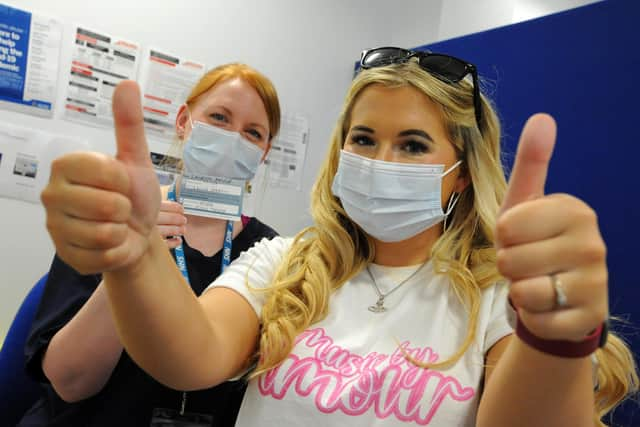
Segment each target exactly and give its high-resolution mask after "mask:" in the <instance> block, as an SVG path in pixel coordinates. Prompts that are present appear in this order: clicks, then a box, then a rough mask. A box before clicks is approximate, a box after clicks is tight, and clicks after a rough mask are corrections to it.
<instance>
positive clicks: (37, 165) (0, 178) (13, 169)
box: [0, 124, 89, 203]
mask: <svg viewBox="0 0 640 427" xmlns="http://www.w3.org/2000/svg"><path fill="white" fill-rule="evenodd" d="M88 149H89V144H88V143H86V142H85V141H82V140H78V139H72V138H68V137H66V136H62V135H56V134H52V133H48V132H42V131H39V130H34V129H32V128H24V127H21V126H14V125H8V124H0V197H9V198H12V199H19V200H24V201H27V202H31V203H39V202H40V192H41V191H42V189H43V188H44V187H45V185H46V184H47V182H48V181H49V174H50V171H51V162H52V161H53V159H55V158H56V157H59V156H61V155H62V154H64V153H68V152H71V151H79V150H88Z"/></svg>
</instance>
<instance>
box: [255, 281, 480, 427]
mask: <svg viewBox="0 0 640 427" xmlns="http://www.w3.org/2000/svg"><path fill="white" fill-rule="evenodd" d="M376 299H377V294H376V293H375V292H374V291H373V290H372V289H371V284H370V283H358V282H357V281H355V282H354V283H349V284H348V285H345V287H344V288H343V289H341V290H340V291H339V292H337V293H336V294H335V295H334V297H333V298H332V301H331V304H332V309H331V314H330V315H329V316H328V317H327V318H326V319H325V320H323V321H321V322H319V323H317V324H315V325H313V326H312V327H311V328H309V329H307V330H306V331H305V332H303V333H302V334H300V335H299V336H298V337H297V339H296V342H295V346H294V349H293V351H292V352H291V354H290V355H289V356H288V357H287V359H286V360H285V361H284V363H282V365H280V366H279V367H278V368H276V369H274V370H272V371H270V372H269V373H267V374H266V375H264V376H262V377H260V378H259V379H258V380H256V381H255V383H254V384H252V389H253V390H252V393H255V395H256V397H260V398H262V399H266V400H274V399H275V400H276V401H280V402H284V401H288V402H290V403H293V402H295V404H296V405H300V406H301V407H306V408H307V409H306V410H308V411H311V412H313V413H317V414H325V415H326V414H331V416H332V417H335V421H332V423H336V425H338V424H340V425H341V423H342V422H347V420H348V423H349V425H352V424H353V423H354V422H355V423H356V424H353V425H357V423H358V422H363V421H362V420H368V421H366V422H365V424H364V425H374V424H376V425H377V424H378V423H380V425H396V423H399V424H398V425H405V424H404V423H405V422H409V423H410V424H412V425H473V420H474V419H475V411H476V407H477V403H478V401H479V389H480V384H481V380H482V375H483V372H484V368H483V366H484V356H483V353H482V351H480V349H479V346H475V345H472V346H471V347H470V349H469V351H467V352H466V353H465V355H464V356H463V357H462V359H460V360H459V361H458V362H457V363H455V364H454V365H453V366H451V367H449V368H447V369H430V368H424V367H421V366H418V364H416V363H414V362H420V363H436V362H442V361H444V360H446V359H448V358H449V357H450V356H451V355H453V354H454V353H455V352H456V351H457V350H458V349H459V348H460V346H461V345H462V343H463V341H464V339H465V337H466V331H467V321H468V316H467V315H466V314H465V311H464V308H463V307H461V305H460V304H459V302H458V301H457V300H456V299H455V297H453V296H451V295H449V293H448V292H444V291H443V290H442V289H440V290H437V291H436V292H431V290H429V289H421V288H417V287H413V288H407V290H406V291H405V292H400V291H398V292H397V293H394V294H393V295H392V296H390V297H389V299H388V300H387V301H385V305H386V306H387V311H386V312H384V313H374V312H371V311H369V310H368V307H369V306H371V305H372V303H375V301H376ZM410 359H412V360H410ZM276 404H278V403H276ZM344 417H346V418H344ZM353 417H356V418H353ZM343 418H344V420H343ZM372 420H376V422H375V423H371V424H367V423H370V422H372ZM444 420H449V421H453V420H455V422H454V423H453V424H451V423H448V421H447V422H445V421H444ZM443 422H444V424H442V423H443Z"/></svg>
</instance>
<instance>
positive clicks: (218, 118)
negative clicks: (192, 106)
mask: <svg viewBox="0 0 640 427" xmlns="http://www.w3.org/2000/svg"><path fill="white" fill-rule="evenodd" d="M209 117H211V118H212V119H213V120H215V121H216V122H223V123H228V122H229V119H228V118H227V116H225V115H224V114H222V113H212V114H210V115H209Z"/></svg>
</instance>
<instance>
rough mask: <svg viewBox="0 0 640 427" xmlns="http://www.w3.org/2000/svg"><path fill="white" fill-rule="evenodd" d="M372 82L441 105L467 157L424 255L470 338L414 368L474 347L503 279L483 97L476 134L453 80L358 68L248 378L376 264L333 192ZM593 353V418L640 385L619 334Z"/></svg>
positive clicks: (411, 69) (488, 115)
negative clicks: (462, 177)
mask: <svg viewBox="0 0 640 427" xmlns="http://www.w3.org/2000/svg"><path fill="white" fill-rule="evenodd" d="M373 84H376V85H384V86H386V87H404V86H411V87H414V88H416V89H417V90H419V91H420V92H422V93H424V94H425V96H427V97H428V98H429V99H431V100H433V101H434V102H435V103H436V104H437V105H439V107H440V111H441V114H442V118H443V120H444V123H445V126H446V129H447V132H448V136H449V140H450V141H451V142H452V143H453V145H454V147H455V150H456V153H457V156H458V158H459V159H461V160H462V161H463V168H462V173H465V174H467V175H468V177H469V178H470V185H468V186H467V187H466V189H465V190H463V191H462V193H461V194H460V198H459V200H458V203H457V206H456V208H455V209H454V211H453V212H452V214H451V215H450V217H449V218H448V223H447V227H446V229H444V231H443V233H442V235H441V237H440V238H439V239H438V241H437V242H436V243H435V244H434V245H433V247H432V248H431V253H430V256H431V259H432V260H433V263H434V270H435V271H439V272H442V274H445V275H447V276H448V278H449V279H450V281H451V283H452V285H453V290H454V292H455V294H456V296H457V298H458V299H459V300H460V301H461V303H462V304H464V306H465V307H466V309H467V311H468V313H469V320H468V332H467V335H466V337H465V339H464V341H463V343H462V344H461V345H460V348H459V349H458V350H457V351H456V352H455V353H454V354H453V355H451V356H450V357H449V358H448V359H447V360H444V361H442V362H438V363H433V364H422V363H419V362H418V361H413V362H414V363H416V364H418V365H420V366H423V367H429V368H433V369H437V368H444V367H446V366H450V365H452V364H454V363H456V362H457V361H458V360H459V359H460V358H461V357H462V356H463V354H464V353H465V352H466V351H468V350H469V347H470V346H471V345H472V344H473V343H474V341H475V338H476V337H475V333H476V329H477V322H478V313H479V309H480V300H481V293H482V291H483V289H486V288H487V287H489V286H491V285H493V284H495V283H496V282H499V281H501V280H504V279H503V278H502V277H501V276H500V274H499V272H498V269H497V266H496V252H495V249H494V233H493V230H494V226H495V221H496V218H497V216H498V210H499V206H500V204H501V202H502V199H503V197H504V194H505V191H506V186H507V184H506V181H505V174H504V170H503V167H502V161H501V157H500V155H501V150H500V125H499V121H498V118H497V116H496V113H495V110H494V108H493V107H492V105H491V103H490V102H489V100H488V99H487V98H486V97H484V96H482V100H481V104H482V115H483V119H482V121H481V124H480V126H481V128H480V129H479V128H478V125H477V124H476V119H475V113H474V107H473V91H472V88H471V84H470V83H469V82H467V81H465V80H463V81H461V82H460V83H458V84H450V83H446V82H443V81H441V80H439V79H438V78H436V77H434V76H432V75H431V74H429V73H428V72H426V71H424V70H423V69H421V68H420V67H419V66H418V65H417V64H416V63H414V62H409V63H406V64H399V65H390V66H386V67H380V68H374V69H370V70H365V71H362V72H361V73H360V74H359V75H358V76H357V77H356V78H355V79H354V81H353V82H352V84H351V87H350V89H349V91H348V93H347V96H346V100H345V102H344V106H343V109H342V112H341V114H340V116H339V118H338V122H337V125H336V127H335V129H334V131H333V134H332V136H331V143H330V146H329V152H328V155H327V157H326V159H325V161H324V163H323V165H322V167H321V169H320V174H319V176H318V178H317V180H316V182H315V185H314V187H313V191H312V195H311V213H312V216H313V219H314V223H315V225H313V226H311V227H308V228H306V229H305V230H303V231H302V232H300V233H298V235H297V236H296V237H295V238H294V241H293V244H292V246H291V248H290V250H289V251H288V252H287V253H286V254H285V255H284V259H283V261H282V263H281V264H280V266H279V267H278V269H277V271H276V274H275V276H274V279H273V282H272V284H271V286H269V287H268V290H267V295H266V301H265V304H264V307H263V309H262V319H261V320H262V330H261V335H260V338H259V350H258V354H257V358H258V364H257V367H256V369H255V371H254V372H253V374H252V376H257V375H260V374H262V373H265V372H266V371H268V370H269V369H272V368H274V367H276V366H278V365H279V364H280V363H281V362H282V361H283V360H284V359H285V358H286V357H287V355H288V354H289V353H290V352H291V350H292V348H293V343H294V340H295V338H296V336H297V335H299V334H300V333H301V332H302V331H304V330H305V329H307V328H308V327H309V326H310V325H311V324H313V323H316V322H319V321H321V320H322V319H324V318H325V317H326V316H327V314H328V310H329V299H330V296H331V294H332V293H333V292H334V291H335V290H337V289H338V288H340V287H341V286H342V285H343V284H344V283H345V282H347V281H348V280H349V279H351V278H352V277H354V276H356V275H357V274H358V273H360V271H361V270H362V269H363V268H364V267H365V266H366V265H367V264H368V263H370V262H371V261H372V260H373V259H374V256H375V253H374V245H373V241H372V239H371V238H370V237H369V236H368V235H367V234H366V233H365V232H364V231H363V230H362V229H361V228H360V227H359V226H358V225H357V224H356V223H355V222H353V221H352V220H351V219H350V218H349V216H348V215H347V213H346V212H345V210H344V209H343V207H342V205H341V203H340V200H339V199H338V198H336V197H335V196H334V195H333V193H332V191H331V186H332V183H333V179H334V176H335V174H336V171H337V169H338V161H339V157H340V151H341V149H342V146H343V144H344V141H345V137H346V135H347V133H348V130H349V127H350V115H351V111H352V109H353V106H354V104H355V103H356V102H357V100H358V96H359V94H361V93H362V92H363V91H364V90H365V89H366V88H367V87H369V86H370V85H373ZM597 357H598V359H599V362H600V371H599V374H598V375H599V379H600V387H599V389H598V391H597V393H596V397H595V401H596V409H595V412H596V416H597V418H598V420H599V419H600V418H601V417H602V415H604V414H605V413H606V412H608V411H609V410H610V409H611V408H612V407H614V406H615V405H616V404H617V403H618V402H619V401H620V400H621V399H623V398H624V397H625V396H626V395H627V394H628V393H630V392H632V391H634V390H636V389H637V384H638V378H637V376H636V373H635V367H634V364H633V357H632V356H631V353H630V352H629V350H628V348H627V347H626V346H625V345H624V343H623V342H622V341H621V340H620V339H618V338H617V337H615V336H612V337H611V339H610V340H609V343H608V344H607V346H606V347H605V349H603V350H599V351H598V352H597ZM598 422H599V421H598Z"/></svg>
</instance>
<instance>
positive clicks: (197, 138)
mask: <svg viewBox="0 0 640 427" xmlns="http://www.w3.org/2000/svg"><path fill="white" fill-rule="evenodd" d="M263 154H264V152H263V150H262V149H261V148H260V147H258V146H257V145H255V144H252V143H251V142H249V141H247V140H246V139H244V138H243V137H242V135H240V134H239V133H238V132H231V131H228V130H224V129H221V128H219V127H217V126H212V125H209V124H206V123H202V122H198V121H196V122H192V124H191V135H189V139H188V140H187V143H186V144H185V146H184V152H183V154H182V161H183V163H184V170H183V172H184V173H187V174H194V175H207V176H222V177H226V178H234V179H245V180H250V179H252V178H253V177H254V176H255V174H256V170H257V169H258V166H259V165H260V159H261V158H262V155H263Z"/></svg>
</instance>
